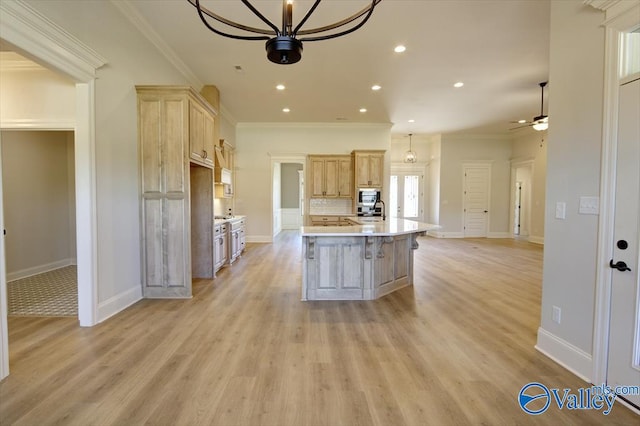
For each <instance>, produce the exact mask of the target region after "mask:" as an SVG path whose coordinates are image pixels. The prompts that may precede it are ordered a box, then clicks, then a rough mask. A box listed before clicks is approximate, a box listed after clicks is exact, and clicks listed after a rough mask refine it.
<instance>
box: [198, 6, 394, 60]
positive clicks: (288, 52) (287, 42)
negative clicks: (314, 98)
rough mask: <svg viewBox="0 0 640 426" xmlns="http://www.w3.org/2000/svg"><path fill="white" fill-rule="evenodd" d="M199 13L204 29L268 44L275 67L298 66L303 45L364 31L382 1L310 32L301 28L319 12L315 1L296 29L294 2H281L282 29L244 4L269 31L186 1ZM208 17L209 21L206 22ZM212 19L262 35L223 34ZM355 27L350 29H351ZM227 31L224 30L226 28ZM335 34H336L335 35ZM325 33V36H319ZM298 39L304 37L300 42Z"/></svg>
mask: <svg viewBox="0 0 640 426" xmlns="http://www.w3.org/2000/svg"><path fill="white" fill-rule="evenodd" d="M187 1H188V2H189V3H191V4H192V5H193V6H194V7H195V8H196V9H198V15H199V16H200V19H201V20H202V22H203V23H204V25H205V26H206V27H207V28H208V29H210V30H211V31H213V32H214V33H216V34H218V35H221V36H224V37H229V38H234V39H237V40H267V43H266V48H267V58H269V60H270V61H271V62H274V63H276V64H283V65H286V64H295V63H296V62H298V61H299V60H300V58H301V57H302V42H303V41H320V40H328V39H332V38H336V37H341V36H343V35H347V34H349V33H352V32H354V31H355V30H357V29H358V28H360V27H362V26H363V25H364V24H365V23H366V22H367V21H368V20H369V18H370V17H371V14H372V13H373V9H375V7H376V6H377V5H378V3H380V2H381V1H382V0H371V4H370V5H368V6H367V7H365V8H364V9H362V10H360V11H359V12H356V13H354V14H353V15H351V16H349V17H347V18H345V19H343V20H341V21H338V22H336V23H333V24H330V25H325V26H323V27H318V28H313V29H309V30H301V27H302V26H303V25H304V24H305V22H307V20H308V19H309V17H310V16H311V14H312V13H313V12H314V11H315V10H316V8H317V7H318V5H319V4H320V2H321V1H322V0H315V1H314V3H313V6H311V8H310V9H309V10H308V11H307V14H306V15H304V17H303V18H302V20H301V21H300V22H299V23H298V25H297V26H296V27H295V28H294V27H293V0H283V2H282V28H278V27H277V26H276V25H274V24H273V23H272V22H271V21H269V20H268V19H267V18H265V17H264V15H262V13H260V12H259V11H258V10H257V9H256V8H255V7H254V6H253V5H252V4H251V3H250V2H249V1H248V0H241V1H242V3H243V4H244V5H245V6H246V7H247V8H248V9H249V10H250V11H251V12H253V14H255V15H256V16H257V17H258V18H260V19H261V20H262V21H263V22H264V23H265V24H267V25H268V26H269V27H270V29H264V28H256V27H250V26H247V25H243V24H239V23H237V22H234V21H231V20H229V19H226V18H223V17H222V16H220V15H217V14H215V13H213V12H212V11H210V10H209V9H207V8H205V7H203V6H201V5H200V0H187ZM207 17H208V18H207ZM209 19H213V20H215V21H217V22H219V23H221V24H224V25H227V26H229V27H233V28H236V29H238V30H241V31H244V32H245V33H254V34H261V35H239V34H231V33H227V32H225V31H221V30H219V29H216V28H214V27H213V25H212V24H211V23H210V22H209ZM349 24H352V26H351V27H349V26H348V25H349ZM223 28H225V27H223ZM332 31H333V32H332ZM320 33H323V35H316V34H320ZM298 36H302V37H300V38H298Z"/></svg>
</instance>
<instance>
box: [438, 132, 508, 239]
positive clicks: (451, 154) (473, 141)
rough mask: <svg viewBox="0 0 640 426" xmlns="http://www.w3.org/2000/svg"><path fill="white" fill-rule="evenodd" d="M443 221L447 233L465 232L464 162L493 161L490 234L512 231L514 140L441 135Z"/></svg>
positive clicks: (495, 234) (493, 137)
mask: <svg viewBox="0 0 640 426" xmlns="http://www.w3.org/2000/svg"><path fill="white" fill-rule="evenodd" d="M440 148H441V154H440V212H439V215H440V223H439V225H441V226H442V228H441V229H440V230H438V232H439V233H440V234H442V235H444V236H462V235H463V231H464V230H463V217H464V216H463V214H464V213H463V185H464V182H463V164H466V163H484V162H487V163H490V164H491V184H490V195H491V200H490V205H489V217H490V220H489V228H488V234H489V236H498V237H505V236H507V235H508V234H509V208H510V204H509V201H510V174H511V166H510V161H509V159H510V157H511V142H510V139H508V138H506V137H504V136H473V135H442V142H441V145H440Z"/></svg>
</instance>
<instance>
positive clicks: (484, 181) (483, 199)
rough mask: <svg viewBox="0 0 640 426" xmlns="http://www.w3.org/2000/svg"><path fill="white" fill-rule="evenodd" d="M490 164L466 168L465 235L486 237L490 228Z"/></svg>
mask: <svg viewBox="0 0 640 426" xmlns="http://www.w3.org/2000/svg"><path fill="white" fill-rule="evenodd" d="M490 176H491V168H490V166H488V165H482V166H465V168H464V236H465V237H486V236H487V232H488V229H489V181H490Z"/></svg>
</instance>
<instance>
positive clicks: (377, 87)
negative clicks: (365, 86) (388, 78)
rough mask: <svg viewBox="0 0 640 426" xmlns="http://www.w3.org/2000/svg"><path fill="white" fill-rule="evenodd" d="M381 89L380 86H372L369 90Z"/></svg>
mask: <svg viewBox="0 0 640 426" xmlns="http://www.w3.org/2000/svg"><path fill="white" fill-rule="evenodd" d="M380 89H382V86H380V85H377V84H374V85H373V86H371V90H380Z"/></svg>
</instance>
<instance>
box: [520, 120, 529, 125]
mask: <svg viewBox="0 0 640 426" xmlns="http://www.w3.org/2000/svg"><path fill="white" fill-rule="evenodd" d="M526 122H527V120H518V123H520V124H524V123H526Z"/></svg>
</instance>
